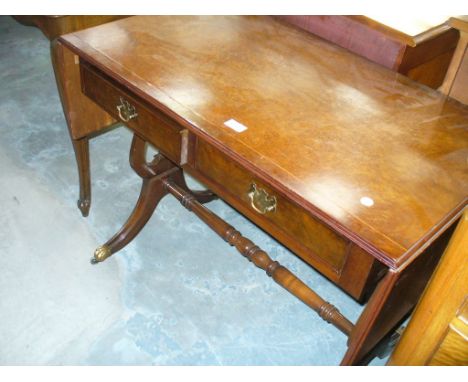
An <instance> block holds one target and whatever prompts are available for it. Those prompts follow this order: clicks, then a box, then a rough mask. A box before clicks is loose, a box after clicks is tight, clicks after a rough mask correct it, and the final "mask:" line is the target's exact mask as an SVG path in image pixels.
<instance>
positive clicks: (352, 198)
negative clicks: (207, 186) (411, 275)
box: [62, 17, 468, 268]
mask: <svg viewBox="0 0 468 382" xmlns="http://www.w3.org/2000/svg"><path fill="white" fill-rule="evenodd" d="M215 31H216V33H215ZM102 36H105V38H100V37H102ZM206 36H212V37H210V39H206ZM62 42H63V43H64V44H67V45H69V47H70V48H71V49H72V50H74V51H75V52H77V53H79V55H80V56H81V57H83V58H84V59H85V60H88V61H89V62H90V63H92V64H95V65H96V66H97V67H98V68H100V69H101V70H103V71H106V72H108V73H109V75H110V76H112V77H113V78H114V80H116V81H117V82H119V83H120V84H122V85H124V86H126V87H127V88H128V89H130V90H132V91H134V92H135V93H136V94H138V95H139V96H141V98H142V99H144V100H145V101H146V102H148V103H149V104H150V105H152V106H154V107H155V108H157V109H160V110H161V111H162V112H164V113H166V114H167V115H169V116H170V117H172V118H174V119H175V120H176V121H177V122H179V123H180V124H181V125H183V126H184V127H186V128H187V129H189V130H190V131H191V132H193V133H194V134H196V135H199V136H200V137H203V139H205V140H206V141H208V142H210V143H212V144H213V145H214V146H215V147H217V148H219V149H220V150H221V151H222V152H223V153H225V154H226V155H228V157H230V158H232V159H234V160H236V161H237V162H239V163H241V164H242V165H243V166H245V167H246V168H247V169H250V170H252V171H253V172H255V174H256V175H257V176H258V178H259V179H261V180H264V181H265V182H266V183H268V184H271V185H273V186H274V188H275V190H276V191H277V192H278V193H279V194H283V195H287V197H288V198H289V199H291V200H293V201H294V202H296V203H297V204H299V205H300V206H301V207H303V208H304V209H305V210H307V211H308V212H310V213H311V215H313V216H315V217H317V218H318V219H319V220H321V221H323V222H324V223H326V224H327V225H329V226H330V227H332V228H333V229H334V230H335V231H336V232H338V233H339V234H341V235H343V236H344V237H346V238H349V239H350V240H352V241H353V242H355V243H356V244H357V245H359V246H361V247H363V248H365V249H366V250H367V251H368V252H369V253H371V254H372V255H373V256H375V257H376V258H377V259H379V260H380V261H382V262H383V263H385V264H386V265H388V266H390V267H392V268H397V267H399V266H401V265H402V264H403V263H404V262H405V261H408V260H410V259H411V258H412V257H414V256H416V255H417V254H418V253H419V252H420V251H421V249H422V248H423V246H424V245H427V244H428V241H429V242H430V241H431V240H432V239H433V238H434V237H435V236H436V234H435V233H437V232H439V231H440V230H441V229H442V228H443V227H444V226H445V224H446V223H447V222H449V221H451V220H452V219H453V218H454V216H457V215H459V214H460V212H461V210H462V208H463V207H464V205H465V204H466V201H467V197H466V189H467V184H468V175H467V171H466V147H467V142H468V136H467V126H468V124H467V117H468V109H467V108H464V107H462V106H460V105H459V104H457V103H455V102H452V101H450V100H447V99H446V98H445V97H443V96H442V95H440V94H438V93H437V92H430V91H427V89H425V88H423V87H421V86H420V85H418V84H416V83H414V82H413V81H411V80H408V79H406V78H405V77H403V76H401V75H399V74H396V73H392V72H391V71H389V70H387V69H385V68H382V67H379V66H377V65H375V64H372V63H370V62H368V61H366V60H363V59H362V58H360V57H357V56H355V55H353V54H351V53H349V52H347V51H345V50H343V49H340V48H338V47H335V46H333V45H331V44H328V43H326V42H324V41H323V40H321V39H318V38H315V37H314V36H311V35H308V34H305V33H302V32H301V31H298V30H296V29H294V28H287V27H285V26H284V25H283V24H281V23H279V22H275V21H274V20H272V19H270V18H258V17H211V18H210V17H155V18H152V17H132V18H128V19H123V20H120V21H117V22H114V23H111V24H106V25H102V26H99V27H96V28H92V29H89V30H85V31H81V32H77V33H74V34H71V35H67V36H66V37H65V38H63V40H62ZM343 67H346V68H347V69H346V70H343V69H342V68H343ZM229 119H235V120H236V121H238V122H240V123H242V124H243V125H245V126H246V127H247V130H246V131H244V132H242V133H237V132H235V131H232V130H231V129H229V128H228V127H226V126H225V125H224V122H225V121H228V120H229ZM285 121H286V122H285ZM335 137H340V139H338V140H337V139H336V138H335ZM286 142H287V144H285V143H286ZM435 179H437V183H434V180H435ZM363 198H369V199H370V200H371V201H372V202H373V204H372V206H369V207H367V206H365V205H363V204H362V200H365V201H366V200H369V199H363ZM434 200H437V201H438V202H437V203H434Z"/></svg>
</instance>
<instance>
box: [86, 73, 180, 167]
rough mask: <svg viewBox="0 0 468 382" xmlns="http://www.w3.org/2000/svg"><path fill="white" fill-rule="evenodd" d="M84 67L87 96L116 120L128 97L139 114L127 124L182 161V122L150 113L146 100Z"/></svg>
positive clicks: (176, 159) (171, 156)
mask: <svg viewBox="0 0 468 382" xmlns="http://www.w3.org/2000/svg"><path fill="white" fill-rule="evenodd" d="M81 69H82V72H81V81H82V90H83V93H84V94H85V95H86V96H88V97H89V98H90V99H92V100H93V101H94V102H96V103H97V104H98V105H100V106H101V107H102V109H103V110H106V111H107V112H108V113H109V115H112V116H113V117H114V118H116V119H117V118H119V116H118V111H117V106H118V105H119V104H120V102H121V100H120V99H121V98H122V99H125V100H127V101H128V102H129V103H130V104H131V105H133V106H134V107H135V109H136V111H137V113H138V116H137V117H136V118H135V119H132V120H130V121H128V122H126V125H128V126H129V127H131V128H133V129H134V130H136V131H137V132H138V134H139V135H140V136H142V137H145V138H146V139H147V140H149V141H150V142H151V143H152V144H153V145H155V146H156V147H158V148H159V149H160V150H161V151H162V152H163V153H164V154H165V156H167V157H168V158H169V159H171V160H172V161H173V162H175V163H180V161H181V147H182V136H181V128H180V126H179V125H177V124H176V123H175V122H174V121H172V120H171V119H170V118H168V117H167V116H166V115H164V114H162V113H157V112H155V111H151V112H150V111H149V110H148V106H146V105H145V103H144V102H143V101H141V100H139V99H136V98H135V97H132V96H130V95H128V94H126V93H125V92H124V91H123V90H122V89H120V88H119V87H118V86H116V85H115V84H112V83H111V82H109V81H108V80H107V79H106V77H105V75H104V74H103V73H98V72H97V71H96V69H92V68H90V67H89V66H87V65H86V64H84V65H81ZM122 122H124V121H122ZM155 127H156V128H155Z"/></svg>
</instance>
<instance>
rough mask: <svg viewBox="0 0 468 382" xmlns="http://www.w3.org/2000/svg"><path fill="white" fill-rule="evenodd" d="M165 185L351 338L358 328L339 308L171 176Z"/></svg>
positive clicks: (274, 278)
mask: <svg viewBox="0 0 468 382" xmlns="http://www.w3.org/2000/svg"><path fill="white" fill-rule="evenodd" d="M163 183H164V185H165V189H166V191H167V192H168V193H170V194H172V195H173V196H175V197H176V198H177V200H179V202H180V203H181V204H182V205H183V206H184V207H185V208H186V209H188V210H189V211H191V212H193V213H194V214H195V215H197V217H198V218H200V219H201V220H202V221H203V222H205V223H206V224H207V225H208V226H209V227H210V228H211V229H212V230H213V231H215V232H216V233H217V234H218V235H219V236H220V237H222V238H223V239H224V240H225V241H226V242H228V243H229V244H230V245H232V246H234V247H235V248H236V249H237V250H238V251H239V252H240V254H241V255H242V256H244V257H246V258H247V259H248V260H249V261H251V262H252V263H254V264H255V265H256V266H257V267H259V268H261V269H263V270H264V271H265V272H266V273H267V275H268V276H270V277H271V278H272V279H273V280H275V282H276V283H278V284H279V285H281V286H282V287H283V288H285V289H286V290H287V291H288V292H290V293H291V294H293V295H294V296H295V297H297V298H298V299H299V300H301V301H302V302H303V303H305V304H306V305H307V306H309V307H310V308H312V309H313V310H315V311H316V312H317V313H318V315H319V316H320V317H321V318H322V319H324V320H325V321H327V322H328V323H330V324H332V325H334V326H335V327H337V328H338V329H339V330H341V331H342V332H343V333H344V334H346V335H348V336H349V334H350V333H351V331H352V330H353V328H354V325H353V323H351V322H350V321H349V320H348V319H347V318H346V317H344V316H343V315H342V314H341V313H340V311H339V310H338V309H337V308H336V307H335V306H333V305H332V304H330V303H329V302H327V301H325V300H324V299H322V298H321V297H320V296H319V295H318V294H316V293H315V292H314V291H313V290H312V289H310V288H309V287H308V286H307V285H306V284H304V283H303V282H302V281H301V280H300V279H299V278H298V277H296V276H295V275H294V274H293V273H292V272H291V271H289V270H288V269H287V268H285V267H284V266H282V265H281V264H280V263H279V262H277V261H273V260H272V259H271V258H270V257H269V256H268V254H267V253H266V252H265V251H263V250H262V249H261V248H259V247H258V246H257V245H255V244H254V243H253V242H252V241H251V240H249V239H247V238H245V237H244V236H242V234H241V233H240V232H239V231H237V230H236V229H235V228H234V227H232V226H231V225H229V224H228V223H226V222H225V221H224V220H222V219H221V218H220V217H218V216H217V215H215V214H214V213H213V212H211V211H210V210H209V209H207V208H206V207H204V206H203V205H201V204H200V203H199V202H198V201H197V200H196V198H195V197H194V196H193V195H191V194H190V193H188V192H187V191H185V190H184V189H182V188H181V187H180V186H178V185H177V183H176V182H174V181H173V180H172V179H171V177H168V178H165V179H164V180H163Z"/></svg>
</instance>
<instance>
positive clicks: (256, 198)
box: [248, 182, 276, 215]
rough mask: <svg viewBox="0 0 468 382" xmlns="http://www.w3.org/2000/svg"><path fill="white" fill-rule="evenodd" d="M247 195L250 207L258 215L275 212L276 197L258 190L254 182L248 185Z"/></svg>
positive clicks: (260, 189) (261, 189)
mask: <svg viewBox="0 0 468 382" xmlns="http://www.w3.org/2000/svg"><path fill="white" fill-rule="evenodd" d="M248 195H249V198H250V205H251V206H252V208H253V209H254V210H255V211H257V212H258V213H261V214H262V215H264V214H266V213H267V212H275V211H276V197H275V196H270V195H268V193H267V192H266V191H265V190H264V189H263V188H258V187H257V185H256V184H255V183H254V182H252V183H250V189H249V192H248Z"/></svg>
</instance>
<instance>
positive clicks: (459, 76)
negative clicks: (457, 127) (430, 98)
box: [439, 16, 468, 105]
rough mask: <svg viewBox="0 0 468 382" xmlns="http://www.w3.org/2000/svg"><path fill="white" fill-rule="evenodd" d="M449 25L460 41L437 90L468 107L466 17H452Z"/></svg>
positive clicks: (467, 27)
mask: <svg viewBox="0 0 468 382" xmlns="http://www.w3.org/2000/svg"><path fill="white" fill-rule="evenodd" d="M449 24H450V25H451V26H452V27H453V28H456V29H458V30H459V31H460V40H459V41H458V44H457V48H456V50H455V53H454V55H453V58H452V62H451V63H450V67H449V69H448V70H447V75H446V77H445V80H444V83H443V84H442V85H441V87H440V89H439V90H440V91H441V92H443V93H444V94H447V95H449V96H450V97H453V98H455V99H456V100H457V101H460V102H461V103H464V104H465V105H468V91H467V89H468V16H459V17H452V18H450V20H449Z"/></svg>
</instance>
